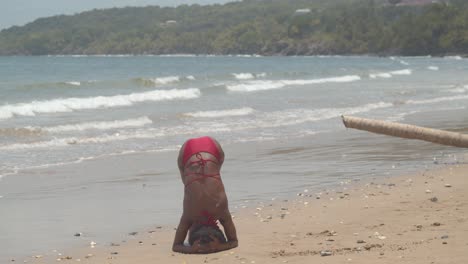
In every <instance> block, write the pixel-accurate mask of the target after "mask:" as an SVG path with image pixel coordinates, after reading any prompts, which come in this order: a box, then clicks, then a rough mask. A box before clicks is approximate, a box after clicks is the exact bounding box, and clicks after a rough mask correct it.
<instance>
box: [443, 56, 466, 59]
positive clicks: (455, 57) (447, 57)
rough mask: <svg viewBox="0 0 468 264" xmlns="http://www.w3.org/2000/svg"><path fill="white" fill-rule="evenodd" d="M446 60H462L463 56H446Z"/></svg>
mask: <svg viewBox="0 0 468 264" xmlns="http://www.w3.org/2000/svg"><path fill="white" fill-rule="evenodd" d="M444 59H449V60H462V59H463V58H462V57H461V56H445V57H444Z"/></svg>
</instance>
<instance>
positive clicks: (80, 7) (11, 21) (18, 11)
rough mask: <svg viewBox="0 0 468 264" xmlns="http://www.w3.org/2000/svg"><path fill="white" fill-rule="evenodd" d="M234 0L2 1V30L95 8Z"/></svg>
mask: <svg viewBox="0 0 468 264" xmlns="http://www.w3.org/2000/svg"><path fill="white" fill-rule="evenodd" d="M232 1H234V0H0V30H1V29H5V28H9V27H11V26H22V25H24V24H26V23H29V22H32V21H34V20H35V19H37V18H40V17H48V16H54V15H61V14H67V15H70V14H75V13H80V12H83V11H87V10H92V9H94V8H98V9H100V8H111V7H124V6H148V5H159V6H177V5H181V4H202V5H203V4H214V3H226V2H232Z"/></svg>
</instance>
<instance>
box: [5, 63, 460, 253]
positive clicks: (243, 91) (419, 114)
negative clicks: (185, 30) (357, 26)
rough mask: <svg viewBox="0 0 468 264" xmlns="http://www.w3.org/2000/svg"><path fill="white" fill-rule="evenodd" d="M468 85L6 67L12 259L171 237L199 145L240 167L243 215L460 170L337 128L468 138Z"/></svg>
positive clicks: (314, 71) (396, 142)
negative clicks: (351, 121) (186, 163)
mask: <svg viewBox="0 0 468 264" xmlns="http://www.w3.org/2000/svg"><path fill="white" fill-rule="evenodd" d="M467 73H468V60H467V59H463V58H460V57H446V58H431V57H388V58H386V57H384V58H378V57H340V56H314V57H259V56H189V55H185V56H182V55H174V56H49V57H47V56H44V57H0V218H1V221H0V231H1V232H0V233H1V234H0V248H2V249H7V250H6V251H5V250H0V259H7V258H8V257H12V256H19V255H27V254H30V253H31V252H39V253H41V252H44V251H46V250H50V249H51V248H53V247H60V246H63V245H64V244H65V245H72V244H73V243H76V238H73V236H72V234H73V233H74V232H81V231H83V230H85V231H87V233H88V236H89V239H95V240H101V241H102V242H103V243H104V242H108V241H109V239H110V238H111V236H112V235H111V234H115V233H116V231H120V232H123V233H125V232H126V231H128V230H131V229H132V228H138V227H142V228H143V227H145V226H148V225H149V224H150V223H160V224H169V223H172V222H173V221H174V220H176V219H177V217H179V215H178V214H179V213H180V199H181V198H180V197H181V195H182V194H181V192H183V189H182V186H181V183H180V179H179V178H178V176H177V168H176V166H175V157H176V155H177V151H178V149H179V148H180V146H181V144H182V143H183V142H184V141H185V140H186V139H188V138H191V137H197V136H201V135H210V136H213V137H215V138H216V139H218V141H220V142H221V144H222V145H223V147H224V148H225V149H226V152H227V154H230V156H227V159H226V164H225V166H224V169H223V170H224V172H223V179H224V181H225V184H226V185H227V189H228V191H229V193H228V195H229V197H230V201H231V205H232V207H233V208H232V209H233V210H235V209H237V208H242V207H243V206H246V205H245V201H246V200H250V201H252V200H254V201H255V200H256V201H265V200H269V199H275V198H277V197H288V196H291V195H292V194H295V193H296V192H300V191H302V190H303V189H305V188H310V189H315V190H317V191H318V190H320V188H326V187H330V186H331V187H333V186H336V185H339V184H340V183H343V182H347V181H348V182H349V181H352V180H356V179H360V178H370V177H379V176H385V175H390V174H392V175H394V174H397V173H400V172H401V173H403V172H407V171H411V170H420V169H424V168H425V167H427V166H431V165H433V164H438V163H443V162H459V160H460V157H459V156H460V155H463V152H462V151H461V150H458V149H454V148H450V147H444V146H438V145H433V144H429V143H424V142H414V141H408V140H401V139H393V138H388V137H385V136H375V135H372V134H369V133H365V132H356V131H350V130H346V129H345V128H344V127H343V125H342V123H341V119H340V117H341V115H355V116H360V117H368V118H375V119H382V120H389V121H397V122H404V123H405V122H406V123H411V124H416V125H424V126H428V127H433V128H440V129H448V130H454V131H460V132H466V131H467V130H468V129H467V127H468V123H467V117H468V109H467V105H468V74H467ZM143 190H144V191H143ZM122 214H125V215H127V217H128V219H127V218H124V219H122V218H121V217H120V216H121V215H122ZM83 216H86V217H83ZM84 218H86V219H84ZM90 218H92V219H90ZM109 222H112V225H109ZM73 239H75V240H74V241H75V242H67V241H69V240H70V241H72V240H73ZM24 241H27V243H25V242H24ZM79 243H84V241H83V240H79ZM79 243H78V244H79Z"/></svg>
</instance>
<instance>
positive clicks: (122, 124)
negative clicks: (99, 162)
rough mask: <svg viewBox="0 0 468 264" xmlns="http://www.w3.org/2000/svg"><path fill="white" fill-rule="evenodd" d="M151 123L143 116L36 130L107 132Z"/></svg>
mask: <svg viewBox="0 0 468 264" xmlns="http://www.w3.org/2000/svg"><path fill="white" fill-rule="evenodd" d="M152 123H153V122H152V121H151V120H150V119H149V118H148V117H147V116H143V117H140V118H135V119H127V120H114V121H103V122H86V123H79V124H70V125H61V126H53V127H43V128H38V129H40V130H42V131H46V132H51V133H60V132H69V131H84V130H108V129H116V128H126V127H143V126H145V125H149V124H152Z"/></svg>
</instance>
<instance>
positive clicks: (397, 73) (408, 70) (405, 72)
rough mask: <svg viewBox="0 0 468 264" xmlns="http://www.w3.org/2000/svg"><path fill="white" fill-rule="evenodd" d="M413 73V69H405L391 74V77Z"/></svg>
mask: <svg viewBox="0 0 468 264" xmlns="http://www.w3.org/2000/svg"><path fill="white" fill-rule="evenodd" d="M412 73H413V71H412V70H411V69H404V70H399V71H392V72H390V74H391V75H411V74H412Z"/></svg>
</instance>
